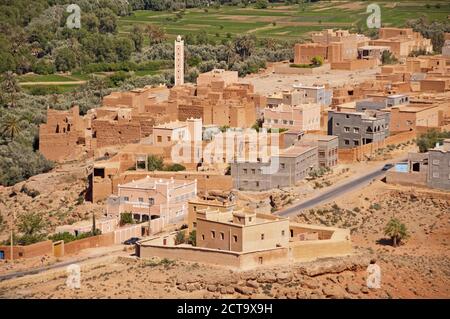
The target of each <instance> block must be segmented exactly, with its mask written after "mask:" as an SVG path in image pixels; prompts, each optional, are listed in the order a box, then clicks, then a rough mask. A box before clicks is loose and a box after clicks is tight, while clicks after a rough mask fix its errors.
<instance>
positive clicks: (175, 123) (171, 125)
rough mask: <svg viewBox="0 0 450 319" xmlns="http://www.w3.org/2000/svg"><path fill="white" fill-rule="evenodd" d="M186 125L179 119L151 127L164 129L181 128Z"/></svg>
mask: <svg viewBox="0 0 450 319" xmlns="http://www.w3.org/2000/svg"><path fill="white" fill-rule="evenodd" d="M185 126H186V122H181V121H173V122H169V123H164V124H159V125H156V126H155V127H153V129H166V130H173V129H177V128H182V127H185Z"/></svg>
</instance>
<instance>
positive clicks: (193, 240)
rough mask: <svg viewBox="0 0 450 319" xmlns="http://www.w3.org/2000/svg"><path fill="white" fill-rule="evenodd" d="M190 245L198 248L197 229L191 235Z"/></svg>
mask: <svg viewBox="0 0 450 319" xmlns="http://www.w3.org/2000/svg"><path fill="white" fill-rule="evenodd" d="M189 244H191V245H192V246H197V231H196V230H195V229H194V230H193V231H191V232H190V233H189Z"/></svg>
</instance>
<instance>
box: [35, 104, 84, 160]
mask: <svg viewBox="0 0 450 319" xmlns="http://www.w3.org/2000/svg"><path fill="white" fill-rule="evenodd" d="M79 112H80V110H79V107H78V106H74V107H72V108H71V109H70V110H67V111H59V110H52V109H48V110H47V123H45V124H41V125H40V127H39V151H40V152H41V153H42V155H44V156H45V157H46V158H47V159H49V160H52V161H60V160H62V159H65V158H68V157H74V156H77V155H79V154H80V153H81V152H82V149H81V146H80V145H83V144H84V143H85V138H86V133H85V129H84V121H83V119H82V118H81V117H80V114H79Z"/></svg>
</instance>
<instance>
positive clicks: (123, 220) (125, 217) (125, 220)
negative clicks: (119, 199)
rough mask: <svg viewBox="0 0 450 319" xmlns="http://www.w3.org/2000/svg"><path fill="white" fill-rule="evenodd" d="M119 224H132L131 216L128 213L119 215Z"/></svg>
mask: <svg viewBox="0 0 450 319" xmlns="http://www.w3.org/2000/svg"><path fill="white" fill-rule="evenodd" d="M120 224H121V225H127V224H134V219H133V214H132V213H130V212H125V213H122V214H120Z"/></svg>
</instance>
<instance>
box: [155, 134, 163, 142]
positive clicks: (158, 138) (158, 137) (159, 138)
mask: <svg viewBox="0 0 450 319" xmlns="http://www.w3.org/2000/svg"><path fill="white" fill-rule="evenodd" d="M156 140H157V141H158V142H159V143H161V142H162V136H160V135H158V136H157V137H156Z"/></svg>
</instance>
